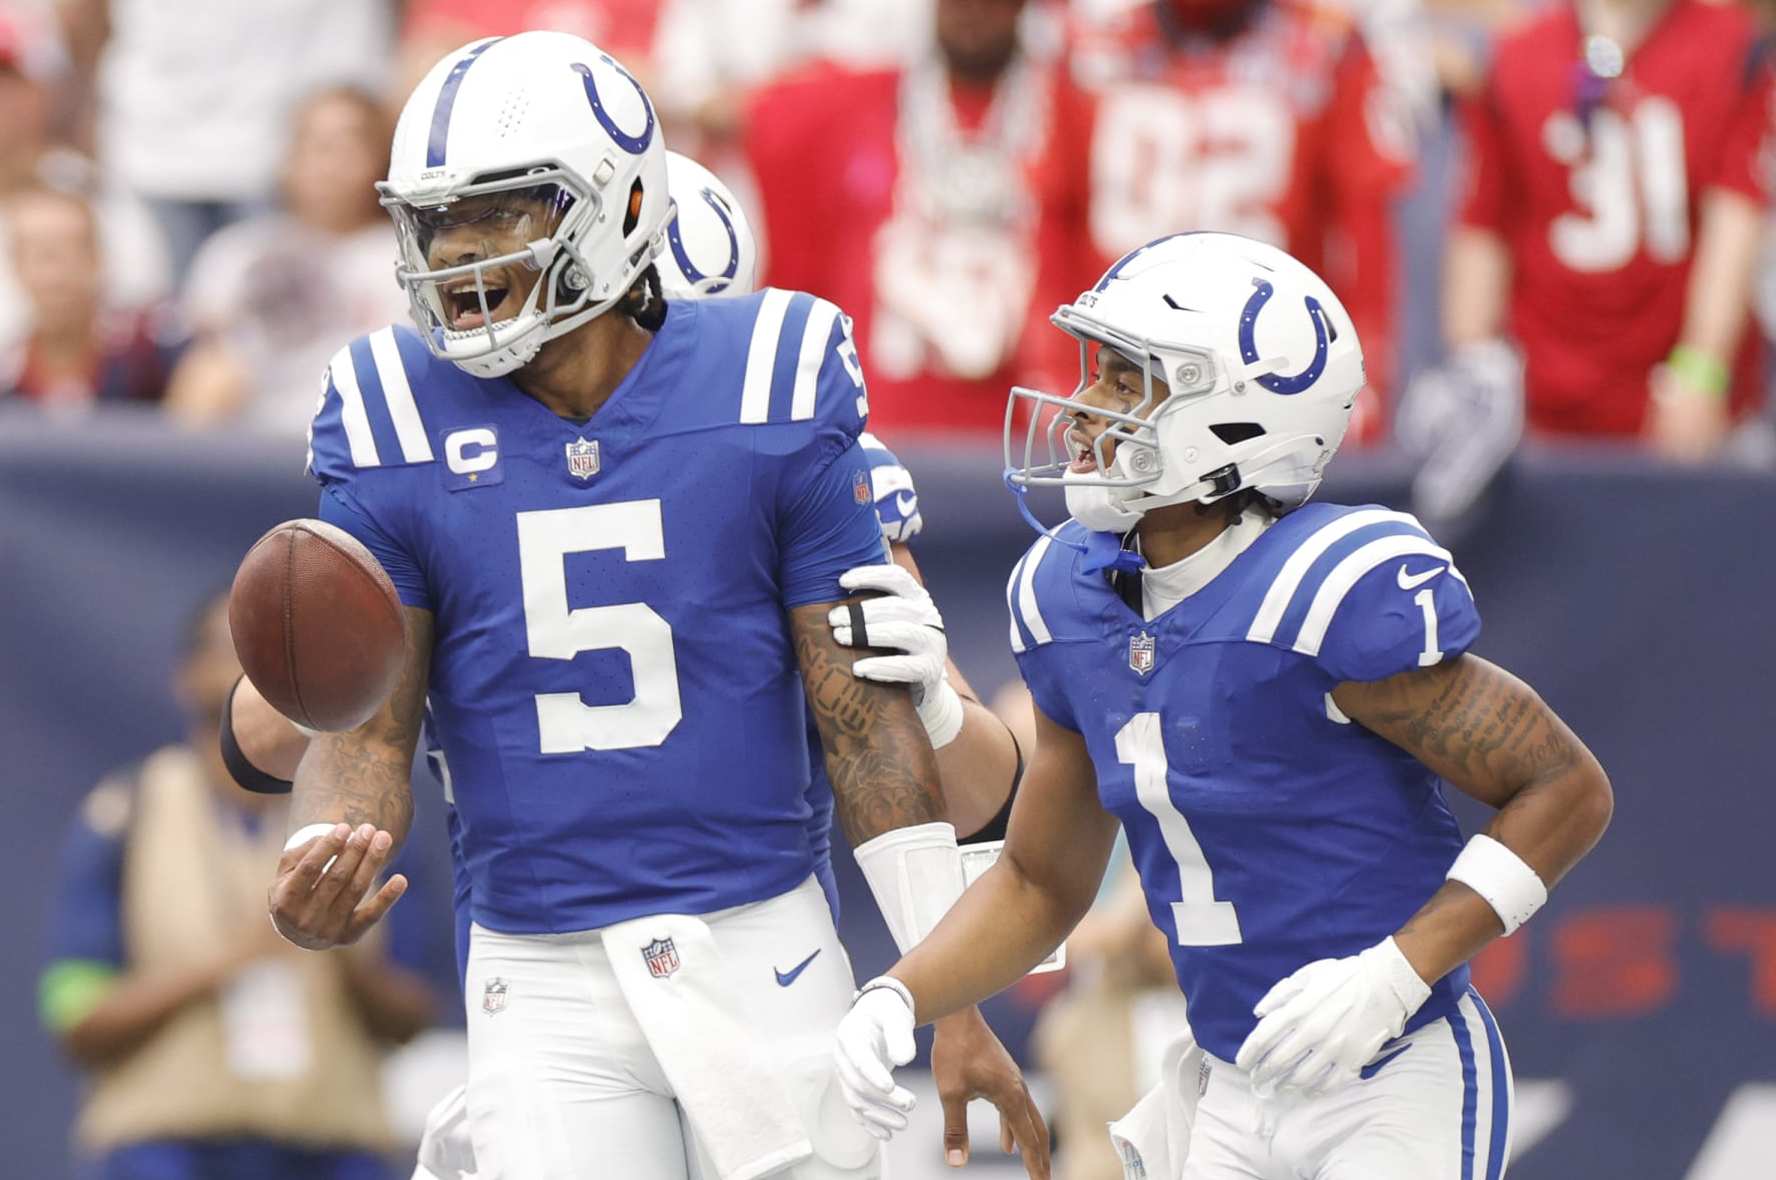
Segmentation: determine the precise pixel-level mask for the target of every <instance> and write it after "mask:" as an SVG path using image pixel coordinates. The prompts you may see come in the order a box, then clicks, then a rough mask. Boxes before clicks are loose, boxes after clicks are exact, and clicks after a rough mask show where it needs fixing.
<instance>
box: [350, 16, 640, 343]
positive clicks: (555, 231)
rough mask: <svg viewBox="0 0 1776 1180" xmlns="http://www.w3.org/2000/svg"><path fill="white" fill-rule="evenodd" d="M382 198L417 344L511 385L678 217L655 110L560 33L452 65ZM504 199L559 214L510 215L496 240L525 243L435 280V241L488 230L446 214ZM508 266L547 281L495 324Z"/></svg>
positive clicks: (481, 46)
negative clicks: (511, 237) (457, 230)
mask: <svg viewBox="0 0 1776 1180" xmlns="http://www.w3.org/2000/svg"><path fill="white" fill-rule="evenodd" d="M377 190H378V191H379V192H380V193H381V194H382V203H383V206H384V207H385V208H386V209H388V211H389V214H390V216H392V217H393V218H394V221H395V227H396V230H397V234H398V236H399V239H400V248H401V262H400V266H399V268H398V269H397V272H396V273H397V275H398V277H399V278H400V281H401V284H402V286H404V287H405V288H406V289H407V291H408V294H409V296H410V298H411V300H412V304H413V318H414V321H415V322H416V323H417V324H418V326H419V329H420V334H421V335H422V336H424V337H425V338H426V341H427V343H428V344H429V345H430V346H431V349H432V351H433V352H434V353H436V354H437V355H439V356H441V357H443V358H445V359H447V360H449V361H452V362H453V363H455V364H457V365H459V366H460V367H462V368H463V369H465V370H467V371H468V372H470V373H473V374H474V375H476V376H478V377H495V376H499V375H501V374H503V373H509V372H511V371H512V370H513V369H516V368H518V367H519V366H521V365H524V364H526V363H527V362H529V361H530V359H531V358H532V357H534V356H535V355H536V354H537V350H538V349H540V348H541V347H542V346H543V344H544V342H545V341H548V340H551V339H553V338H555V337H557V336H560V335H562V334H563V333H566V332H571V331H572V330H573V329H575V328H577V327H579V326H580V325H581V324H583V323H585V322H586V321H588V320H590V319H592V318H593V317H594V316H597V315H599V314H601V313H603V312H604V311H606V310H607V309H608V308H610V307H611V306H612V305H613V304H615V303H616V301H617V300H618V299H620V298H622V296H623V294H624V292H626V291H627V290H628V289H629V287H630V286H631V284H633V283H634V281H635V278H636V276H637V275H639V274H640V273H641V271H642V269H643V268H644V267H646V266H647V264H648V261H649V260H650V259H651V258H653V256H654V255H655V254H656V253H658V251H659V250H660V249H661V247H662V245H663V243H664V238H665V228H666V225H667V222H668V221H669V220H670V218H671V214H672V203H671V198H670V196H669V195H668V190H667V181H666V144H665V141H664V137H663V136H662V135H661V132H660V126H659V120H658V118H657V117H656V116H655V114H654V107H653V104H652V103H651V102H650V101H649V100H648V96H647V94H646V93H645V92H644V91H643V90H642V88H641V84H640V83H638V82H637V81H636V80H635V78H634V77H633V76H632V75H631V74H630V73H629V71H628V70H626V69H624V68H623V66H622V65H621V64H620V63H619V62H617V60H616V59H615V58H613V57H611V56H610V55H609V54H607V53H605V52H604V51H603V50H601V49H599V48H598V47H597V46H596V45H593V44H592V43H591V42H590V41H586V40H583V39H582V38H579V37H574V36H571V35H569V34H566V33H551V32H531V33H520V34H518V35H516V36H512V37H491V38H487V39H485V40H481V41H474V42H471V43H470V44H468V45H465V46H463V47H462V48H461V49H459V50H457V51H456V52H454V53H450V54H446V55H445V56H444V58H443V59H442V60H440V61H439V62H438V64H437V65H435V66H433V67H432V70H431V72H430V73H428V74H427V75H426V76H425V79H424V80H423V81H421V82H420V84H419V86H418V87H417V88H416V89H415V90H414V91H413V94H412V96H411V97H409V98H408V100H407V105H406V106H405V107H404V108H402V111H401V118H400V121H399V122H398V123H397V125H396V128H395V139H394V146H393V149H392V151H391V152H390V156H389V176H388V179H387V180H386V181H384V182H382V183H381V184H379V185H378V186H377ZM498 194H513V195H514V196H515V197H520V196H521V197H522V198H524V201H523V208H524V209H525V210H530V211H534V210H536V209H538V208H545V207H546V208H547V209H548V210H549V212H548V214H547V215H546V216H541V215H538V214H536V213H534V212H525V213H523V214H519V213H518V212H516V211H515V209H509V210H502V211H501V213H500V216H502V217H504V218H506V219H507V220H505V222H504V223H503V225H502V228H504V229H505V230H507V231H508V232H510V231H511V230H514V229H515V230H518V231H519V232H521V233H522V234H524V235H525V240H526V242H527V245H526V246H525V247H524V248H523V249H521V250H519V251H517V252H515V253H507V254H503V255H501V256H499V257H475V256H472V255H470V256H466V257H464V258H463V260H462V261H461V262H456V261H454V260H446V262H447V263H448V264H447V265H442V266H437V267H434V266H433V265H432V263H431V260H430V259H429V258H428V256H427V248H428V246H429V245H430V242H431V239H432V236H433V234H434V233H435V232H437V230H438V229H439V228H441V227H443V226H446V225H462V224H465V223H468V222H472V221H479V220H481V219H482V218H483V217H486V216H490V215H489V214H486V213H483V212H476V213H473V214H470V213H468V212H465V213H464V214H463V215H462V217H461V218H460V219H458V220H456V221H452V220H451V210H452V208H453V207H455V206H458V205H459V204H460V203H461V202H463V201H465V200H467V199H471V198H478V197H487V196H495V195H498ZM486 205H487V202H480V201H477V202H476V203H475V204H474V205H471V206H468V209H471V210H480V209H483V208H485V207H486ZM520 217H522V220H520ZM513 267H519V268H525V269H533V270H535V271H536V272H538V279H537V281H536V282H535V283H534V284H533V285H532V286H531V289H530V294H529V297H528V298H527V299H526V300H525V302H524V305H523V306H522V307H521V308H519V309H518V312H517V314H516V315H508V316H507V318H504V319H501V320H498V321H495V320H494V318H493V316H494V312H495V310H496V309H497V308H498V307H499V305H500V303H502V302H503V301H504V299H505V297H506V295H507V291H506V290H505V289H504V288H503V287H500V286H498V285H494V284H490V283H489V282H488V278H489V276H490V275H493V276H496V277H497V275H498V274H500V273H502V272H503V273H510V268H513ZM471 296H472V298H471ZM477 305H478V307H479V311H478V313H477V312H475V311H473V310H471V309H473V308H475V307H476V306H477ZM465 319H466V320H469V321H471V322H472V323H471V325H470V326H462V327H453V326H452V325H453V323H456V322H458V321H460V320H465Z"/></svg>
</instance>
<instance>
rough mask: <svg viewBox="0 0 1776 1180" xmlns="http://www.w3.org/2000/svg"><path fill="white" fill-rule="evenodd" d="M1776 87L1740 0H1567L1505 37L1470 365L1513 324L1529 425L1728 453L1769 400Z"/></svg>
mask: <svg viewBox="0 0 1776 1180" xmlns="http://www.w3.org/2000/svg"><path fill="white" fill-rule="evenodd" d="M1771 101H1772V89H1771V80H1770V70H1769V67H1768V64H1767V63H1766V62H1765V61H1764V60H1763V58H1762V55H1761V53H1760V50H1759V41H1758V35H1757V30H1756V28H1755V23H1754V21H1753V18H1752V16H1751V14H1750V13H1749V12H1748V11H1747V10H1746V9H1744V8H1742V7H1740V6H1738V5H1734V4H1718V3H1703V2H1701V0H1608V2H1606V0H1598V2H1596V3H1580V4H1573V3H1562V4H1558V5H1555V6H1553V7H1550V8H1548V9H1546V10H1544V11H1542V12H1541V13H1539V14H1537V15H1536V16H1534V17H1533V18H1531V19H1530V20H1528V21H1527V23H1525V24H1524V25H1522V26H1521V27H1519V28H1518V29H1517V30H1516V31H1514V32H1512V33H1511V34H1509V35H1507V36H1505V37H1504V38H1503V39H1501V40H1500V42H1499V44H1498V48H1497V52H1496V55H1495V58H1494V61H1493V65H1492V69H1491V72H1490V75H1489V77H1488V79H1487V82H1486V85H1485V86H1484V88H1483V89H1482V91H1481V93H1480V94H1479V95H1478V96H1477V98H1476V99H1475V100H1474V101H1472V102H1471V103H1470V104H1469V105H1468V108H1467V111H1466V127H1467V133H1468V139H1469V147H1468V150H1469V154H1470V160H1469V178H1468V185H1467V191H1466V194H1465V197H1464V200H1463V203H1462V207H1461V211H1460V218H1459V224H1458V225H1457V227H1456V229H1455V230H1454V232H1453V233H1452V235H1451V238H1450V244H1449V253H1448V258H1447V261H1446V264H1445V286H1446V294H1445V298H1444V328H1445V335H1446V336H1447V338H1448V343H1449V345H1450V347H1451V349H1452V354H1453V355H1452V364H1455V365H1459V364H1461V363H1462V358H1463V357H1464V356H1471V355H1476V354H1477V353H1478V352H1479V351H1480V350H1481V349H1483V348H1487V347H1493V346H1496V345H1497V344H1498V342H1499V340H1500V338H1501V337H1504V336H1507V335H1508V336H1509V337H1511V338H1512V339H1513V340H1514V341H1515V343H1516V345H1517V347H1518V348H1520V349H1521V351H1522V356H1523V361H1524V377H1523V381H1524V390H1523V397H1524V399H1525V407H1526V410H1527V419H1528V425H1529V428H1530V429H1531V431H1533V432H1539V433H1541V434H1544V435H1614V436H1618V437H1634V436H1637V435H1638V436H1643V437H1645V438H1646V439H1647V440H1648V441H1649V442H1650V443H1651V445H1652V446H1653V447H1654V448H1655V449H1656V450H1657V451H1658V452H1659V453H1661V454H1664V455H1666V456H1668V457H1671V458H1675V459H1681V460H1690V461H1697V460H1701V459H1704V458H1706V457H1708V456H1709V455H1710V454H1712V453H1714V452H1715V451H1716V450H1717V449H1718V448H1719V447H1720V446H1721V445H1722V443H1723V442H1725V441H1726V439H1727V437H1728V435H1729V433H1730V432H1731V430H1732V428H1733V424H1734V422H1735V421H1736V420H1740V419H1743V418H1744V416H1745V415H1746V414H1747V413H1748V412H1749V411H1750V410H1752V409H1753V408H1754V406H1755V405H1756V404H1757V402H1758V401H1760V400H1761V387H1762V381H1763V377H1762V365H1761V358H1760V356H1759V346H1758V342H1757V340H1756V334H1755V333H1752V332H1747V331H1746V330H1745V328H1746V324H1747V318H1748V317H1747V309H1748V305H1749V299H1750V288H1751V274H1752V268H1753V265H1754V263H1755V260H1756V258H1757V243H1758V240H1759V233H1760V226H1761V208H1762V206H1763V205H1764V204H1765V203H1766V202H1767V201H1768V198H1769V191H1768V184H1769V181H1768V178H1767V175H1766V170H1767V168H1768V162H1767V159H1766V158H1765V157H1766V154H1767V152H1768V151H1769V147H1768V146H1767V145H1768V132H1769V128H1770V122H1771V113H1772V110H1771Z"/></svg>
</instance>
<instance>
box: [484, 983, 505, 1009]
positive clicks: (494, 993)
mask: <svg viewBox="0 0 1776 1180" xmlns="http://www.w3.org/2000/svg"><path fill="white" fill-rule="evenodd" d="M505 1010H506V981H505V980H503V979H500V978H499V977H498V976H495V977H494V978H492V979H490V980H488V981H487V987H486V988H485V989H484V990H483V991H482V992H481V1011H483V1012H485V1013H487V1014H488V1015H489V1016H498V1015H499V1014H500V1013H501V1012H504V1011H505Z"/></svg>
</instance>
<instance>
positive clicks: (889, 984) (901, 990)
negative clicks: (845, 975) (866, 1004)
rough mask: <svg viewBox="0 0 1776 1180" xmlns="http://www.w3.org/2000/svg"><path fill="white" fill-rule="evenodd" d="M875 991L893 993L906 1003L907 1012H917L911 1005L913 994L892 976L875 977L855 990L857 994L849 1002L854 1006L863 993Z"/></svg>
mask: <svg viewBox="0 0 1776 1180" xmlns="http://www.w3.org/2000/svg"><path fill="white" fill-rule="evenodd" d="M876 991H890V992H893V993H894V994H895V995H897V996H899V997H900V998H901V999H902V1000H904V1001H905V1002H906V1006H907V1011H908V1012H917V1011H918V1010H919V1009H918V1007H917V1006H916V1005H915V1004H914V1003H913V993H912V992H911V991H908V990H907V985H906V984H904V983H902V982H901V981H900V980H898V979H896V978H894V976H892V975H878V976H876V977H875V978H874V979H872V980H870V981H869V982H868V983H866V984H864V985H863V986H862V987H860V988H858V989H857V994H856V995H854V996H852V997H851V1002H852V1003H853V1004H855V1003H856V1002H857V1001H859V1000H861V999H862V998H863V994H864V993H865V992H876Z"/></svg>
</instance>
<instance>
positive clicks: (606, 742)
mask: <svg viewBox="0 0 1776 1180" xmlns="http://www.w3.org/2000/svg"><path fill="white" fill-rule="evenodd" d="M597 549H621V550H622V551H623V558H624V560H626V561H659V560H661V559H662V558H664V557H665V556H666V533H665V529H664V528H663V527H662V525H661V523H660V501H658V500H629V501H626V502H624V503H620V504H588V505H585V506H584V507H581V508H551V509H546V510H541V511H536V512H520V513H519V514H518V570H519V577H520V578H521V579H522V581H523V583H524V629H525V633H526V635H527V636H528V638H529V640H530V654H531V655H532V656H535V657H536V658H537V659H539V660H571V659H573V658H574V657H575V656H577V655H579V654H580V653H581V652H583V651H604V650H608V649H612V648H615V649H618V650H621V651H624V652H627V653H628V655H629V666H630V668H631V671H632V674H633V676H634V678H635V697H634V699H632V700H630V701H629V702H628V703H627V704H622V705H588V704H586V703H585V702H584V701H583V700H581V699H580V694H579V693H577V692H545V693H538V694H537V698H536V709H537V731H538V733H539V735H540V736H541V738H542V748H543V753H545V754H577V753H579V752H580V751H581V750H627V749H632V748H634V747H637V746H657V745H659V744H660V743H661V742H663V741H665V740H666V735H667V734H669V733H671V732H672V731H673V729H675V728H676V727H677V726H678V722H679V719H680V718H681V717H683V716H684V712H683V710H682V709H681V708H680V707H679V701H678V663H677V661H676V659H675V658H674V656H673V650H672V626H671V624H669V623H667V622H666V620H665V619H663V618H661V617H660V616H659V614H658V613H656V612H655V611H654V609H653V608H652V607H650V606H648V605H647V604H646V603H644V602H625V603H621V604H619V605H616V606H583V607H579V608H577V609H576V608H570V607H569V606H568V604H567V560H566V559H567V555H568V554H570V553H590V552H592V551H594V550H597Z"/></svg>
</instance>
